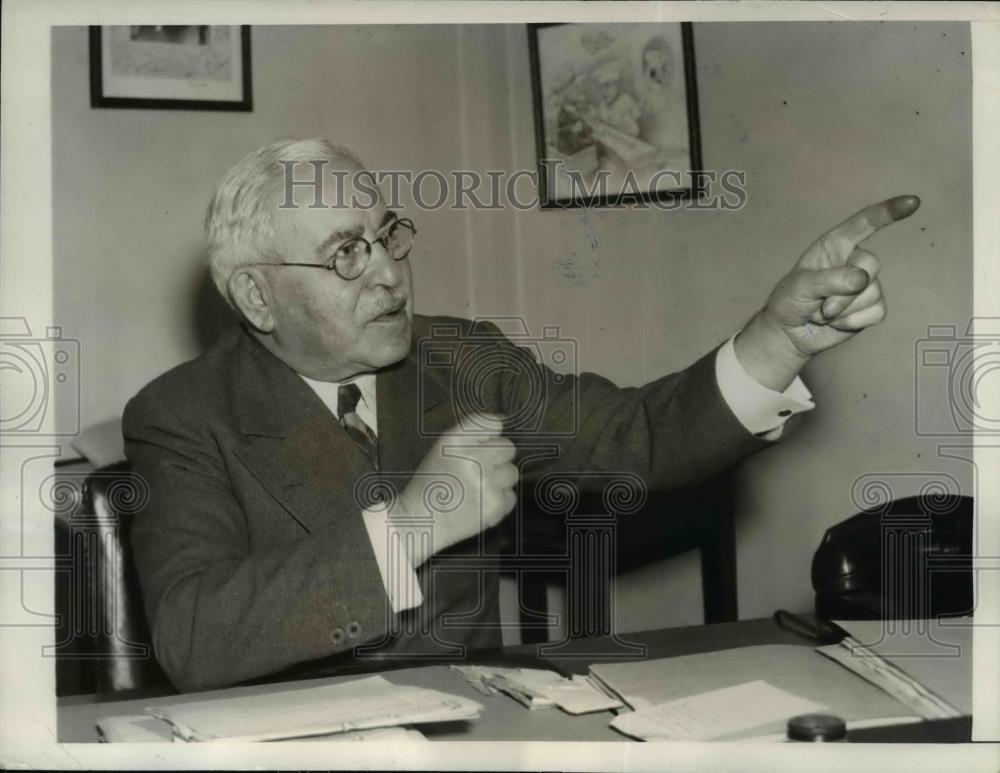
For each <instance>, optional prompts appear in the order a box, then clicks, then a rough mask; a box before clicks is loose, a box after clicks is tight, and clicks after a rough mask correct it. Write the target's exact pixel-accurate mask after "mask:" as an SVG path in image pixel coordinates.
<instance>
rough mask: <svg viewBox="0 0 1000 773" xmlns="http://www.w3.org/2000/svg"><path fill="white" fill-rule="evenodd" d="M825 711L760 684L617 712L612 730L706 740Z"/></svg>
mask: <svg viewBox="0 0 1000 773" xmlns="http://www.w3.org/2000/svg"><path fill="white" fill-rule="evenodd" d="M824 709H826V706H822V705H820V704H818V703H813V702H812V701H809V700H806V699H805V698H800V697H799V696H797V695H792V694H791V693H788V692H785V691H784V690H779V689H778V688H777V687H775V686H774V685H771V684H768V683H767V682H765V681H762V680H757V681H756V682H747V683H746V684H740V685H736V686H735V687H724V688H722V689H721V690H712V691H711V692H706V693H702V694H700V695H692V696H691V697H689V698H681V699H679V700H673V701H667V702H666V703H660V704H658V705H656V706H652V707H650V708H644V709H639V710H638V711H633V712H630V713H627V714H619V715H618V716H617V717H616V718H615V719H614V720H613V721H612V722H611V727H613V728H615V730H618V731H619V732H622V733H625V735H630V736H632V737H633V738H639V739H640V740H643V741H656V740H664V741H665V740H672V741H678V740H686V741H703V740H708V739H712V738H720V737H722V736H726V735H731V734H733V733H740V732H742V731H745V730H749V729H750V728H754V727H759V726H761V725H766V724H769V723H772V722H786V721H787V720H789V719H791V718H792V717H794V716H797V715H799V714H811V713H815V712H818V711H823V710H824Z"/></svg>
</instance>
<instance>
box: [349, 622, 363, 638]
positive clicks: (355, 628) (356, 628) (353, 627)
mask: <svg viewBox="0 0 1000 773" xmlns="http://www.w3.org/2000/svg"><path fill="white" fill-rule="evenodd" d="M360 633H361V623H351V624H350V625H349V626H347V635H348V636H350V637H351V638H352V639H354V638H356V637H357V636H358V635H359V634H360Z"/></svg>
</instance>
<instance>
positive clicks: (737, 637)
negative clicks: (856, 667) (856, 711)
mask: <svg viewBox="0 0 1000 773" xmlns="http://www.w3.org/2000/svg"><path fill="white" fill-rule="evenodd" d="M622 638H623V639H626V640H628V641H629V642H635V643H638V644H643V645H645V646H646V656H647V657H648V658H666V657H675V656H678V655H691V654H695V653H699V652H711V651H714V650H721V649H728V648H731V647H749V646H753V645H757V644H799V645H802V646H811V645H810V644H808V643H807V642H805V641H804V640H802V639H801V638H799V637H798V636H796V635H795V634H792V633H789V632H787V631H784V630H782V629H780V628H779V627H778V626H777V625H775V624H774V622H773V621H772V620H771V619H770V618H761V619H758V620H745V621H739V622H735V623H719V624H716V625H701V626H689V627H684V628H670V629H665V630H658V631H646V632H642V633H633V634H623V635H622ZM537 647H538V645H524V646H519V647H510V648H506V649H504V650H502V651H498V653H497V654H496V657H489V656H482V657H480V658H478V659H479V661H480V662H494V663H500V662H501V661H502V660H504V659H511V660H516V661H517V662H518V664H519V665H526V664H527V663H526V661H528V660H537V658H536V653H537ZM589 647H590V645H589V643H588V640H586V639H581V640H576V641H573V642H571V643H570V644H569V645H567V647H566V648H565V652H561V653H560V657H559V658H550V659H549V660H547V661H543V660H537V665H538V666H539V667H543V668H544V667H550V668H551V667H555V668H557V669H558V670H561V671H563V672H564V673H578V674H585V673H586V672H587V667H588V666H589V665H590V664H591V663H595V662H601V660H602V659H601V658H597V657H593V656H588V655H586V653H587V652H588V651H590V649H589ZM574 655H576V656H575V657H574ZM382 673H383V675H384V676H385V678H386V679H387V680H388V681H390V682H395V683H396V684H410V685H416V686H419V687H429V688H433V689H437V690H444V691H446V692H450V693H455V694H457V695H462V696H464V697H467V698H471V699H473V700H476V701H478V702H479V703H481V704H482V705H483V714H482V716H481V717H480V718H479V719H478V720H476V721H474V722H454V723H442V724H439V725H424V726H421V728H420V730H421V732H422V733H424V735H426V736H427V737H428V738H429V739H433V740H442V741H613V742H622V741H627V740H628V739H627V738H625V737H624V736H622V735H621V734H619V733H617V732H616V731H614V730H612V729H611V728H610V727H608V723H609V722H610V721H611V718H612V716H613V715H612V713H611V712H599V713H595V714H588V715H584V716H578V717H574V716H570V715H568V714H565V713H563V712H562V711H560V710H558V709H554V708H553V709H539V710H535V711H530V710H529V709H526V708H524V707H523V706H521V705H520V704H518V703H516V702H515V701H514V700H513V699H511V698H509V697H507V696H505V695H496V696H488V695H483V694H481V693H479V692H477V691H476V690H475V689H473V688H472V687H471V686H470V685H469V684H468V683H467V682H466V681H465V679H463V678H462V677H461V676H459V675H458V674H456V673H454V672H452V671H451V670H450V669H449V668H448V667H447V666H445V665H435V666H418V667H410V668H396V669H393V670H391V671H387V672H382ZM356 678H357V675H347V676H328V675H322V674H318V675H317V676H315V677H314V678H310V679H305V680H298V681H286V682H281V683H272V684H258V685H252V686H245V687H233V688H229V689H226V690H211V691H207V692H202V693H190V694H187V695H184V696H183V698H179V697H178V696H177V695H165V694H164V691H163V690H160V691H145V692H140V691H133V692H132V693H130V694H127V695H120V694H115V695H111V696H101V695H75V696H70V697H66V698H61V699H59V700H58V701H57V712H58V720H59V727H58V733H59V740H60V742H63V743H73V742H88V741H97V734H96V732H95V730H94V726H95V723H96V722H97V720H98V719H100V718H101V717H106V716H111V715H116V714H139V713H142V710H143V709H144V708H145V707H146V706H157V705H169V704H170V703H172V702H176V701H178V700H184V701H192V700H201V699H205V700H207V699H210V698H219V697H223V696H234V697H235V696H240V695H260V694H263V693H266V692H272V691H275V690H287V689H294V688H296V687H307V686H313V685H316V684H327V683H335V682H338V681H344V680H349V679H356ZM845 678H857V677H854V676H852V675H850V674H848V673H847V672H846V671H845ZM924 724H926V725H932V724H934V725H935V726H936V723H924ZM894 730H895V728H880V729H879V731H878V732H875V731H872V730H868V731H865V733H866V737H865V740H871V741H892V740H894V738H893V731H894ZM906 732H907V734H908V736H909V737H908V738H907V740H910V741H913V740H914V739H913V737H912V735H913V728H912V727H910V728H909V729H908V730H907V731H906ZM970 732H971V722H964V723H954V722H952V724H951V725H949V726H948V727H947V728H945V729H944V730H943V732H942V731H941V730H940V729H939V730H938V732H937V734H936V735H935V736H934V737H933V738H931V737H928V738H927V740H936V741H939V742H940V741H963V740H964V741H967V740H969V734H970ZM873 733H874V735H875V737H872V734H873Z"/></svg>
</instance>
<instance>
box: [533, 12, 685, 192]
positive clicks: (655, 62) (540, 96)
mask: <svg viewBox="0 0 1000 773" xmlns="http://www.w3.org/2000/svg"><path fill="white" fill-rule="evenodd" d="M528 36H529V41H528V42H529V51H530V55H531V72H532V87H533V96H534V106H535V134H536V146H537V151H538V165H539V170H538V171H539V186H540V194H541V202H542V207H543V208H551V207H567V206H615V205H619V204H623V203H628V202H636V201H648V200H651V199H657V200H664V199H670V198H675V197H681V196H691V195H697V193H698V177H697V175H692V171H696V170H700V169H701V146H700V141H699V128H698V95H697V88H696V84H695V70H694V43H693V36H692V30H691V25H690V24H688V23H681V22H664V23H630V24H537V25H530V26H529V29H528Z"/></svg>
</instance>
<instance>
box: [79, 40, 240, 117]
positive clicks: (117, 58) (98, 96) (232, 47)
mask: <svg viewBox="0 0 1000 773" xmlns="http://www.w3.org/2000/svg"><path fill="white" fill-rule="evenodd" d="M90 105H91V107H130V108H135V107H138V108H153V109H157V110H162V109H174V110H245V111H248V110H252V109H253V92H252V85H251V81H250V28H249V27H246V26H243V27H240V26H211V25H207V24H191V25H184V26H166V25H161V26H152V25H150V26H140V25H133V26H128V27H124V26H115V27H91V28H90Z"/></svg>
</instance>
